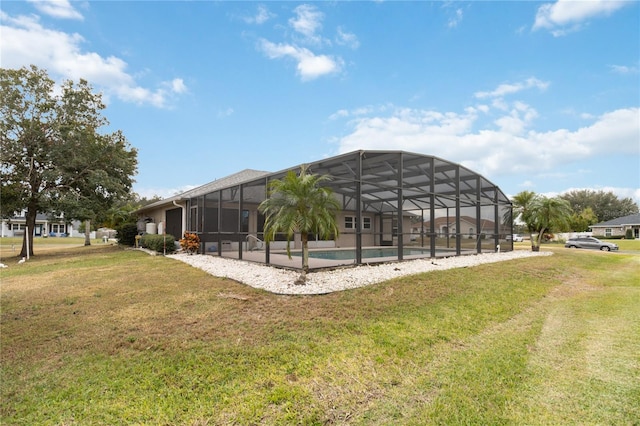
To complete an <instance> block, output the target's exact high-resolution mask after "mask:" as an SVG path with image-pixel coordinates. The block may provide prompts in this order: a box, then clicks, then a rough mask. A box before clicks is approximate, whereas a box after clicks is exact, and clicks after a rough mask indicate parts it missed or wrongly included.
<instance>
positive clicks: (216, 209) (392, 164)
mask: <svg viewBox="0 0 640 426" xmlns="http://www.w3.org/2000/svg"><path fill="white" fill-rule="evenodd" d="M290 170H293V171H296V172H297V171H299V170H300V166H295V167H292V168H291V169H287V170H282V171H280V172H276V173H268V172H260V171H255V170H245V171H242V172H239V173H237V174H235V175H231V176H229V177H227V178H223V179H219V180H217V181H214V182H212V183H210V184H207V185H204V186H202V187H200V188H196V189H194V190H191V191H188V192H185V193H183V194H181V195H178V196H176V197H172V198H170V199H167V200H163V201H164V205H163V202H158V203H154V204H152V205H150V206H148V207H147V208H145V209H143V210H141V211H140V212H139V213H142V214H143V216H144V215H146V216H147V218H148V219H149V218H150V220H154V221H158V222H162V221H164V224H165V231H164V232H167V233H173V234H174V237H176V239H179V238H180V237H181V235H182V233H183V232H184V231H190V232H194V233H196V234H198V235H199V237H200V240H201V247H200V252H201V253H202V254H210V255H217V256H225V257H233V258H239V259H245V260H249V261H254V262H263V263H266V264H272V265H277V266H285V267H297V268H299V267H301V259H300V257H299V250H300V248H301V244H300V239H299V235H297V236H296V239H295V241H292V255H293V258H292V260H289V259H288V257H287V256H286V254H284V251H285V247H286V238H285V236H284V235H281V236H279V238H277V239H276V241H272V242H271V243H270V244H265V242H264V234H263V232H264V216H263V215H262V214H260V212H259V211H258V205H259V204H260V203H261V202H262V201H263V200H264V199H265V198H266V196H267V187H268V182H269V181H271V180H274V179H280V178H282V177H283V176H284V175H285V174H286V173H287V172H288V171H290ZM308 172H309V173H314V174H319V175H328V176H329V177H330V180H329V181H326V182H323V185H326V186H329V187H331V189H332V190H333V192H334V196H335V197H336V198H337V199H338V201H339V203H340V206H341V210H340V211H339V213H338V215H337V222H338V228H339V230H340V232H339V235H336V236H333V237H332V238H330V239H328V240H321V239H318V238H314V237H310V242H309V248H310V267H311V268H312V269H314V268H324V267H335V266H340V265H350V264H363V263H375V262H384V261H400V260H407V259H414V258H425V257H426V258H436V257H445V256H458V255H465V254H477V253H483V252H495V251H497V250H501V251H510V250H512V249H513V245H512V241H511V235H512V217H511V216H512V215H511V202H510V201H509V199H508V198H507V197H506V196H505V195H504V193H503V192H502V191H501V190H500V189H499V188H498V187H497V186H496V185H495V184H493V183H491V182H490V181H488V180H487V179H485V178H484V177H482V176H480V175H479V174H477V173H475V172H473V171H471V170H469V169H467V168H465V167H463V166H461V165H459V164H456V163H452V162H449V161H446V160H443V159H440V158H437V157H432V156H427V155H421V154H415V153H409V152H403V151H355V152H351V153H348V154H343V155H339V156H336V157H332V158H327V159H324V160H319V161H316V162H313V163H309V164H308ZM154 209H155V212H154ZM179 222H180V223H179ZM178 231H180V232H178ZM175 234H179V235H175Z"/></svg>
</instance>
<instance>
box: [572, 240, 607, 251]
mask: <svg viewBox="0 0 640 426" xmlns="http://www.w3.org/2000/svg"><path fill="white" fill-rule="evenodd" d="M564 246H565V247H567V248H585V249H595V250H603V251H611V250H618V245H617V244H613V243H608V242H606V241H600V240H599V239H597V238H593V237H576V238H570V239H569V240H568V241H567V242H566V243H565V245H564Z"/></svg>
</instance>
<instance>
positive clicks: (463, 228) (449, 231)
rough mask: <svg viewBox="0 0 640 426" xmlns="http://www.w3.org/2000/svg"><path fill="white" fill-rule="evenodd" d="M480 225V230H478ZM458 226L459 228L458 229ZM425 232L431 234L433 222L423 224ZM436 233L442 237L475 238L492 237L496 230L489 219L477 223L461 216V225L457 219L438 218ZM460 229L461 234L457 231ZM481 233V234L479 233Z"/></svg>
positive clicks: (435, 223) (435, 224)
mask: <svg viewBox="0 0 640 426" xmlns="http://www.w3.org/2000/svg"><path fill="white" fill-rule="evenodd" d="M478 225H480V228H478ZM456 226H459V228H457V227H456ZM422 229H423V232H429V229H431V222H430V221H427V222H424V224H423V227H422ZM434 229H435V232H436V233H438V234H440V235H442V236H445V237H446V236H452V237H456V236H457V235H458V234H459V235H460V236H461V237H462V238H471V239H472V238H475V237H476V236H477V235H485V236H486V235H491V234H493V232H494V229H495V222H494V221H493V220H489V219H480V222H479V223H478V221H476V219H475V218H474V217H471V216H460V223H459V224H458V223H457V222H456V217H455V216H453V217H448V216H443V217H438V218H436V219H435V220H434ZM458 229H459V232H458V231H457V230H458ZM478 231H479V232H478Z"/></svg>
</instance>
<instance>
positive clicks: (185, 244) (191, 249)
mask: <svg viewBox="0 0 640 426" xmlns="http://www.w3.org/2000/svg"><path fill="white" fill-rule="evenodd" d="M180 247H182V250H184V251H186V252H187V253H188V254H193V253H197V252H198V250H199V249H200V237H198V235H197V234H192V233H191V232H185V233H184V238H182V239H181V240H180Z"/></svg>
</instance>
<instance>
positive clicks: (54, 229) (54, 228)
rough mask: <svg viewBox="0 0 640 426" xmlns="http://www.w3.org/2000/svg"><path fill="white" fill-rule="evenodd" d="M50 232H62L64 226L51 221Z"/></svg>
mask: <svg viewBox="0 0 640 426" xmlns="http://www.w3.org/2000/svg"><path fill="white" fill-rule="evenodd" d="M51 232H53V233H54V234H64V232H65V226H64V224H59V223H52V224H51Z"/></svg>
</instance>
